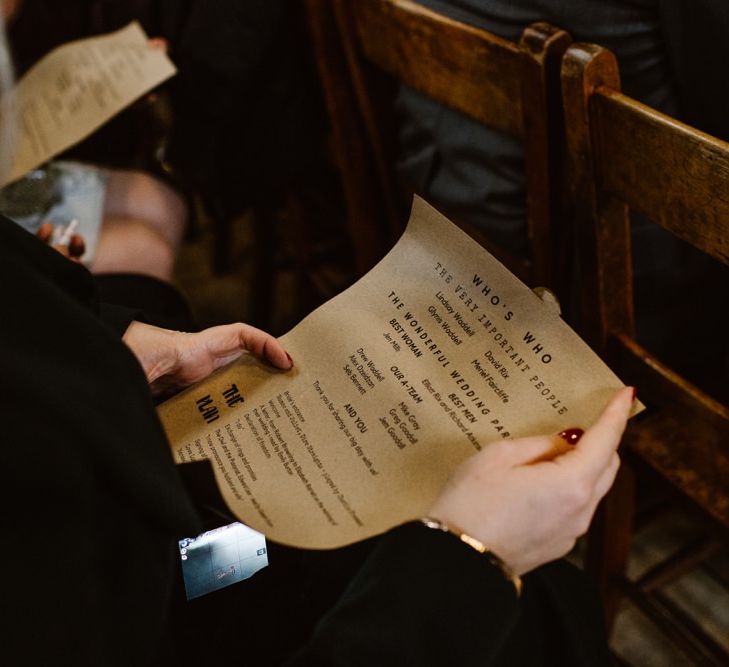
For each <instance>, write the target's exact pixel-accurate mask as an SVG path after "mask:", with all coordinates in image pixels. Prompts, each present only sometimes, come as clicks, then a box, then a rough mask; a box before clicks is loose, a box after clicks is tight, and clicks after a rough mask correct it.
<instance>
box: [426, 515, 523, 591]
mask: <svg viewBox="0 0 729 667" xmlns="http://www.w3.org/2000/svg"><path fill="white" fill-rule="evenodd" d="M420 522H421V523H422V524H423V525H424V526H426V527H427V528H432V529H434V530H442V531H443V532H444V533H450V534H451V535H453V536H455V537H457V538H458V539H459V540H461V542H464V543H465V544H467V545H468V546H469V547H471V548H472V549H475V550H476V551H478V553H480V554H482V555H484V556H486V558H487V559H488V560H489V562H490V563H491V564H492V565H494V566H495V567H497V568H498V569H499V570H501V572H502V574H503V575H504V576H505V577H506V578H507V579H508V580H509V581H510V582H511V583H512V585H513V586H514V590H515V591H516V596H517V597H519V596H520V595H521V588H522V583H521V577H520V576H519V575H518V574H516V573H515V572H514V571H513V570H512V569H511V568H510V567H509V566H508V565H507V564H506V563H505V562H504V561H503V560H502V559H501V558H499V556H497V555H496V554H495V553H494V552H493V551H491V549H489V548H488V547H487V546H486V545H485V544H484V543H483V542H481V541H480V540H477V539H476V538H475V537H471V536H470V535H469V534H468V533H464V532H463V531H462V530H461V529H460V528H458V527H457V526H454V525H452V524H447V523H446V522H445V521H441V520H440V519H433V518H432V517H429V516H426V517H423V518H422V519H420Z"/></svg>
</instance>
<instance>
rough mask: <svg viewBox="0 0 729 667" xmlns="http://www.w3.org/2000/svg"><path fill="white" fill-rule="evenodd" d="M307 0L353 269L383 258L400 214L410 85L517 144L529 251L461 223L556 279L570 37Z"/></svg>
mask: <svg viewBox="0 0 729 667" xmlns="http://www.w3.org/2000/svg"><path fill="white" fill-rule="evenodd" d="M307 2H308V7H309V17H310V24H311V29H312V35H313V37H314V40H313V41H314V46H315V51H316V56H317V62H318V63H319V68H320V74H321V78H322V82H323V85H324V90H325V96H326V99H327V106H328V110H329V115H330V121H331V125H332V136H333V142H334V151H335V159H336V161H337V163H338V165H339V169H340V173H341V175H342V181H343V188H344V192H345V198H346V200H347V206H348V217H349V224H350V233H351V235H352V240H353V243H354V245H355V249H356V253H357V265H358V269H359V270H360V271H364V270H367V269H368V268H370V267H371V266H372V265H373V264H374V263H375V262H376V261H377V260H379V259H380V258H381V257H382V255H383V254H384V253H385V252H386V251H387V250H388V249H389V248H390V247H391V245H392V243H393V242H394V240H395V239H396V238H397V236H398V235H399V234H400V233H401V232H402V230H403V229H404V225H405V222H406V221H407V214H408V212H409V206H410V202H411V195H412V193H411V192H403V190H402V188H401V186H400V185H399V184H398V178H397V176H396V173H395V169H394V166H395V160H396V152H397V133H396V131H397V128H396V122H395V118H394V111H393V106H392V103H393V100H394V94H395V92H396V90H397V87H398V86H399V85H400V84H405V85H407V86H410V87H412V88H415V89H416V90H418V91H420V92H422V93H424V94H425V95H427V96H428V97H430V98H432V99H434V100H436V101H438V102H440V103H442V104H444V105H447V106H448V107H451V108H453V109H456V110H457V111H460V112H462V113H463V114H465V115H466V116H468V117H469V118H471V119H473V120H475V121H476V122H479V123H483V124H484V125H486V126H488V127H490V128H493V129H496V130H499V131H501V132H504V133H505V134H508V135H510V136H513V137H517V138H518V139H521V140H522V141H523V144H524V147H525V163H526V176H527V182H528V185H527V211H528V215H527V218H528V220H527V226H528V234H529V241H530V248H531V250H530V253H529V256H528V257H526V258H517V257H513V256H509V255H508V253H506V252H505V251H503V250H501V249H499V248H498V247H496V246H494V245H493V244H492V243H491V242H490V241H489V239H488V238H487V237H486V236H485V235H484V234H483V233H481V232H479V231H478V230H475V229H473V228H469V227H466V226H463V225H462V226H463V227H464V229H465V230H466V231H467V232H468V233H470V234H471V235H472V236H473V237H474V238H476V240H477V241H479V242H481V243H482V244H483V245H484V246H486V247H487V248H488V249H489V250H490V251H492V252H493V253H494V254H496V255H497V256H498V257H499V259H501V260H502V261H503V262H504V263H505V264H506V265H507V266H509V268H511V269H512V270H513V271H514V272H515V273H517V274H518V275H519V276H520V277H522V278H523V279H526V280H528V281H530V282H533V283H534V282H536V283H537V284H542V285H545V286H548V287H554V283H555V281H554V279H553V274H554V264H555V261H554V257H555V254H554V253H553V248H554V245H555V244H554V243H553V239H554V234H553V227H554V218H555V216H554V211H553V208H552V206H553V204H554V198H553V193H554V192H556V191H557V184H556V182H555V179H554V178H553V174H554V173H556V170H555V169H554V162H555V158H554V156H553V154H552V152H551V150H552V148H553V147H554V146H555V145H556V143H557V136H558V134H559V130H558V128H557V125H558V124H559V123H560V116H561V114H560V113H559V108H558V107H555V106H554V104H553V102H554V97H555V95H557V96H558V91H559V83H558V81H559V72H558V67H559V59H560V57H561V54H562V53H563V52H564V50H565V49H566V47H567V44H568V43H569V36H568V35H567V34H566V33H565V32H564V31H561V30H558V29H556V28H553V27H552V26H549V25H547V24H536V25H533V26H530V27H529V28H527V29H526V30H525V32H524V34H523V37H522V39H521V41H520V43H519V44H515V43H512V42H509V41H507V40H504V39H501V38H500V37H497V36H495V35H492V34H490V33H488V32H486V31H485V30H481V29H478V28H475V27H472V26H468V25H465V24H462V23H459V22H457V21H454V20H451V19H448V18H445V17H443V16H441V15H439V14H437V13H435V12H433V11H430V10H429V9H426V8H424V7H422V6H421V5H419V4H417V3H415V2H410V0H307ZM485 150H486V149H485ZM418 194H422V193H418ZM445 213H446V214H447V213H448V211H445ZM454 221H455V222H456V223H458V220H454ZM378 222H379V223H380V226H379V227H377V224H378Z"/></svg>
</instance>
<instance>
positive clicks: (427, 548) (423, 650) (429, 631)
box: [289, 523, 519, 667]
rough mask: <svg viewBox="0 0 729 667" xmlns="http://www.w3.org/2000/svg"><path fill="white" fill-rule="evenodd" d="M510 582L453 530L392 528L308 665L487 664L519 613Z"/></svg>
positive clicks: (323, 624) (295, 663) (300, 658)
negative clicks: (452, 533)
mask: <svg viewBox="0 0 729 667" xmlns="http://www.w3.org/2000/svg"><path fill="white" fill-rule="evenodd" d="M518 607H519V605H518V599H517V597H516V593H515V590H514V587H513V586H512V584H511V582H509V581H507V580H506V579H505V578H504V576H503V574H502V573H501V572H500V571H499V570H498V569H497V568H495V567H494V566H493V565H491V564H490V563H489V562H488V560H487V559H486V558H484V557H483V556H482V555H481V554H479V553H478V552H476V551H475V550H473V549H471V548H470V547H467V546H466V545H464V544H462V543H461V542H459V541H458V540H457V539H456V538H455V537H453V536H452V535H450V534H448V533H443V532H440V531H436V530H432V529H428V528H425V527H424V526H420V525H419V524H418V523H411V524H406V525H404V526H400V527H399V528H396V529H394V530H392V531H390V532H389V533H388V534H387V535H385V536H384V538H383V539H382V540H381V542H380V543H379V544H378V546H377V547H376V548H375V550H374V552H373V553H372V554H371V556H370V557H369V559H368V561H367V562H366V564H365V565H364V566H363V568H362V569H361V570H360V572H359V574H358V575H357V576H356V577H355V578H354V580H353V581H352V583H351V584H350V585H349V587H348V588H347V590H346V591H345V593H344V595H343V596H342V598H341V599H340V601H339V602H338V604H337V605H335V606H334V608H333V609H332V610H331V611H330V612H329V613H328V614H326V615H325V616H324V617H323V618H322V619H321V621H320V622H319V623H318V625H317V627H316V629H315V631H314V634H313V637H312V638H311V640H310V642H309V643H308V644H307V645H306V646H305V647H304V648H303V649H302V650H301V651H300V652H299V653H298V654H297V655H296V657H295V658H294V659H293V660H292V661H291V662H290V663H289V665H290V667H300V666H301V665H322V666H323V665H347V667H352V666H354V665H368V666H369V665H379V666H382V665H398V666H400V665H462V666H464V667H465V666H467V665H486V664H490V662H491V660H492V658H494V657H495V656H496V655H497V654H498V653H499V651H500V649H501V647H502V646H503V644H504V642H505V641H506V639H507V637H508V635H509V633H510V631H511V629H512V628H513V627H514V625H515V623H516V621H517V616H518Z"/></svg>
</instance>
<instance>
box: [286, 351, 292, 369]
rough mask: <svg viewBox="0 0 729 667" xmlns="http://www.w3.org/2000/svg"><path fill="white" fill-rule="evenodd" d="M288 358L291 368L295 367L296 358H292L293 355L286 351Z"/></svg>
mask: <svg viewBox="0 0 729 667" xmlns="http://www.w3.org/2000/svg"><path fill="white" fill-rule="evenodd" d="M286 358H287V359H288V360H289V362H290V363H291V368H293V367H294V360H293V359H292V358H291V355H290V354H289V353H288V352H287V353H286Z"/></svg>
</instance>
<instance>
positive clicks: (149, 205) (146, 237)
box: [92, 171, 187, 280]
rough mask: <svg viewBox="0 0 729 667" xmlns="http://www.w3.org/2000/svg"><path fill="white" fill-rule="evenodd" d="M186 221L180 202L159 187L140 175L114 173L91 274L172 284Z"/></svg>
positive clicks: (108, 186) (121, 172)
mask: <svg viewBox="0 0 729 667" xmlns="http://www.w3.org/2000/svg"><path fill="white" fill-rule="evenodd" d="M186 217H187V211H186V208H185V204H184V202H183V201H182V199H181V198H180V197H179V195H177V193H176V192H174V190H172V189H171V188H170V187H168V186H167V185H165V184H164V183H162V182H161V181H159V180H157V179H156V178H153V177H152V176H149V175H147V174H144V173H142V172H136V171H114V172H112V173H111V175H110V177H109V181H108V183H107V190H106V199H105V201H104V221H103V224H102V228H101V232H100V234H99V241H98V246H97V248H96V255H95V258H94V262H93V266H92V269H93V271H94V272H95V273H109V272H132V273H142V274H145V275H150V276H154V277H155V278H160V279H161V280H170V278H171V277H172V270H173V268H174V262H175V257H176V255H177V249H178V247H179V244H180V241H181V239H182V235H183V232H184V229H185V223H186Z"/></svg>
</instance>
